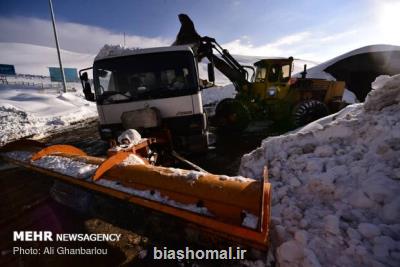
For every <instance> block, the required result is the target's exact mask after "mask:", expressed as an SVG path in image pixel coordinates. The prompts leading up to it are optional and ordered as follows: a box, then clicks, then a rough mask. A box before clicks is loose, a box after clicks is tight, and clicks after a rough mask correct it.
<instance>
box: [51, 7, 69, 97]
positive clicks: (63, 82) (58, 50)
mask: <svg viewBox="0 0 400 267" xmlns="http://www.w3.org/2000/svg"><path fill="white" fill-rule="evenodd" d="M49 6H50V13H51V21H52V23H53V31H54V39H55V40H56V47H57V55H58V62H59V63H60V72H61V80H62V85H63V89H64V93H66V92H67V84H66V81H65V75H64V69H63V66H62V62H61V54H60V46H59V45H58V37H57V29H56V21H55V18H54V12H53V3H52V2H51V0H49Z"/></svg>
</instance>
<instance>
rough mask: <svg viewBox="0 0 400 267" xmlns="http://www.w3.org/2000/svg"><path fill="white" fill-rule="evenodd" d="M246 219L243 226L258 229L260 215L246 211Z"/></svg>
mask: <svg viewBox="0 0 400 267" xmlns="http://www.w3.org/2000/svg"><path fill="white" fill-rule="evenodd" d="M244 214H245V216H244V219H243V222H242V226H246V227H249V228H252V229H257V225H258V216H256V215H254V214H252V213H249V212H247V211H244Z"/></svg>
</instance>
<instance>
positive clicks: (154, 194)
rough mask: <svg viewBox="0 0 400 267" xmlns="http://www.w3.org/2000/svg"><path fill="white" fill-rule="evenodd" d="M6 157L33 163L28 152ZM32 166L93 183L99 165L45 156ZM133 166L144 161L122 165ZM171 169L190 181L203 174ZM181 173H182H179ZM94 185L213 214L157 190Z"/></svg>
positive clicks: (112, 183)
mask: <svg viewBox="0 0 400 267" xmlns="http://www.w3.org/2000/svg"><path fill="white" fill-rule="evenodd" d="M3 155H4V156H6V157H9V158H12V159H15V160H20V161H23V162H31V160H30V159H31V157H32V155H33V153H32V152H28V151H11V152H5V153H3ZM31 164H33V165H34V166H38V167H41V168H44V169H48V170H52V171H55V172H57V173H61V174H64V175H68V176H70V177H73V178H77V179H87V180H88V181H92V180H91V179H90V178H91V177H92V176H93V174H94V173H95V172H96V169H97V168H98V165H95V164H88V163H84V162H81V161H78V160H74V159H70V158H67V157H61V156H45V157H43V158H41V159H38V160H36V161H32V162H31ZM131 164H134V165H135V164H145V163H144V162H143V160H142V159H140V158H139V157H138V156H136V155H133V154H131V155H129V157H128V158H127V159H125V160H124V161H123V162H122V165H131ZM168 169H171V173H173V174H179V175H182V174H183V175H186V176H184V177H185V178H187V179H190V180H197V179H198V178H199V177H200V176H201V175H203V173H201V172H196V171H185V170H180V169H173V168H168ZM178 171H180V172H178ZM94 183H96V184H99V185H102V186H105V187H109V188H112V189H115V190H118V191H122V192H125V193H128V194H131V195H134V196H138V197H143V198H146V199H149V200H153V201H157V202H160V203H164V204H167V205H170V206H172V207H176V208H180V209H184V210H188V211H192V212H195V213H199V214H204V215H208V216H211V213H210V212H209V211H208V209H207V208H206V207H198V206H197V205H196V204H183V203H179V202H177V201H174V200H172V199H169V198H168V197H166V196H162V195H161V194H160V192H159V191H157V190H155V191H154V190H137V189H134V188H130V187H126V186H123V185H121V184H120V183H119V182H118V181H111V180H106V179H100V180H97V181H95V182H94Z"/></svg>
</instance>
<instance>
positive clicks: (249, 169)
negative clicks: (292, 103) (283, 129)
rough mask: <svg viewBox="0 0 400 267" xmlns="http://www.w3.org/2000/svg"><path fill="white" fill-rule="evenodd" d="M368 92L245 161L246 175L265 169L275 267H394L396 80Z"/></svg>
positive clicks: (399, 118)
mask: <svg viewBox="0 0 400 267" xmlns="http://www.w3.org/2000/svg"><path fill="white" fill-rule="evenodd" d="M372 88H373V91H371V92H370V93H369V95H368V96H367V98H366V100H365V103H361V104H354V105H350V106H348V107H346V108H345V109H344V110H341V111H340V112H338V113H336V114H333V115H330V116H328V117H326V118H322V119H320V120H318V121H316V122H313V123H311V124H309V125H307V126H305V127H303V128H300V129H297V130H295V131H293V132H290V133H287V134H285V135H281V136H276V137H269V138H267V139H265V140H264V141H263V142H262V145H261V147H260V148H258V149H256V150H254V151H252V152H251V153H249V154H247V155H244V156H243V158H242V161H241V166H240V174H241V175H243V176H245V177H253V178H255V179H261V177H262V174H263V168H264V166H265V165H267V166H268V167H269V170H270V171H269V176H270V177H269V179H270V182H271V183H272V186H273V194H272V215H271V216H272V218H271V223H272V225H273V227H272V229H273V231H274V232H275V234H276V236H277V238H276V240H272V242H273V244H274V245H275V246H276V255H277V262H278V263H279V264H280V266H398V262H399V255H400V196H399V195H398V194H399V192H400V180H399V179H400V174H399V170H400V105H399V103H400V75H396V76H392V77H388V76H380V77H378V78H377V79H376V81H375V82H374V83H373V85H372ZM273 236H274V235H273Z"/></svg>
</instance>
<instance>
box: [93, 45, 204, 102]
mask: <svg viewBox="0 0 400 267" xmlns="http://www.w3.org/2000/svg"><path fill="white" fill-rule="evenodd" d="M196 71H197V70H196V67H195V65H194V58H193V54H191V53H190V52H188V51H177V52H168V53H167V52H160V53H154V54H139V55H132V56H125V57H117V58H110V59H104V60H99V61H96V62H95V63H94V68H93V74H94V85H95V89H96V95H97V99H98V100H99V101H101V102H104V103H115V102H126V101H137V100H145V99H157V98H167V97H176V96H183V95H190V94H194V93H196V92H197V91H198V81H197V75H196Z"/></svg>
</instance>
